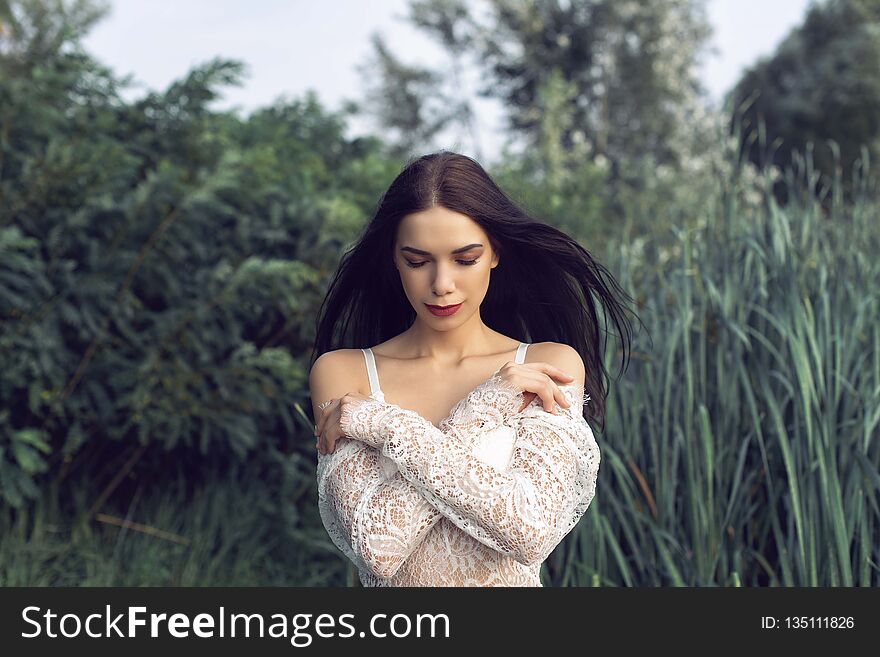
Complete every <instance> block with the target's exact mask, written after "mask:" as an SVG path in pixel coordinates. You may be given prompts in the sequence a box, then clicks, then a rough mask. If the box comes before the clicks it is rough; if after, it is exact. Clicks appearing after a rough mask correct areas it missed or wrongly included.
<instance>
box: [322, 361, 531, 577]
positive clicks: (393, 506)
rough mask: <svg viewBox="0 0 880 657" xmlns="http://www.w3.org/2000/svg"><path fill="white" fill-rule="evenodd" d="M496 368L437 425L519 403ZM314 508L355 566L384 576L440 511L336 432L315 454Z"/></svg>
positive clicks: (503, 413) (501, 414)
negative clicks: (332, 444) (328, 446)
mask: <svg viewBox="0 0 880 657" xmlns="http://www.w3.org/2000/svg"><path fill="white" fill-rule="evenodd" d="M497 377H498V372H496V373H495V374H493V375H492V377H490V379H489V380H488V381H487V382H486V383H484V384H482V385H480V386H478V387H477V388H475V389H474V390H473V391H472V392H471V393H470V394H469V395H467V396H466V397H465V398H464V399H462V400H461V401H460V402H459V403H458V404H456V405H455V406H454V407H453V409H452V411H451V412H450V414H449V417H447V418H446V419H444V420H443V422H442V423H441V424H440V426H441V427H442V428H444V429H445V428H451V427H455V428H456V429H457V430H458V431H460V432H467V431H470V430H471V429H472V428H473V427H474V426H475V425H476V424H479V426H485V424H486V423H487V422H492V423H493V424H498V423H500V422H503V420H504V419H505V418H507V417H510V416H511V415H512V414H513V413H515V412H516V411H517V410H518V409H519V407H520V406H521V405H522V398H523V397H522V393H521V392H519V391H517V390H516V389H514V388H512V387H509V386H505V385H503V384H501V383H500V380H499V379H498V378H497ZM317 480H318V508H319V511H320V514H321V519H322V521H323V522H324V527H325V528H326V529H327V533H328V534H329V535H330V538H331V540H332V541H333V544H334V545H336V547H337V548H339V550H340V551H341V552H342V553H343V554H344V555H345V556H346V557H348V559H350V560H351V561H352V562H353V563H354V564H355V565H356V566H357V567H358V569H367V570H369V571H371V572H372V573H373V574H375V575H376V576H378V577H382V578H389V577H392V576H394V574H395V573H396V572H397V571H398V570H399V569H400V567H401V566H402V565H403V563H404V562H405V561H406V559H408V558H409V556H410V555H411V554H412V552H413V551H414V550H415V548H416V547H417V546H418V545H419V543H421V542H422V540H423V539H424V537H425V535H426V534H427V533H428V531H429V530H430V529H431V528H432V527H433V526H434V525H435V524H436V523H437V521H438V520H439V519H440V518H442V517H443V515H442V514H441V513H440V512H439V511H438V510H437V509H436V508H435V507H434V506H432V505H431V503H430V502H429V501H428V500H426V499H425V497H424V496H423V495H422V492H421V490H420V489H419V488H418V487H416V486H414V485H413V484H412V483H411V482H410V481H409V480H407V479H405V478H404V477H403V475H402V474H401V473H400V471H399V470H398V469H397V467H396V465H395V464H394V463H393V462H392V461H390V460H389V459H388V458H386V457H384V456H383V455H382V454H380V452H379V451H378V450H377V449H374V448H373V447H370V446H369V445H367V444H365V443H363V442H361V441H358V440H349V439H348V438H341V439H340V440H339V441H337V443H336V450H335V451H334V452H333V453H332V454H320V453H319V454H318V468H317Z"/></svg>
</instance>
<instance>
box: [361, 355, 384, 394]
mask: <svg viewBox="0 0 880 657" xmlns="http://www.w3.org/2000/svg"><path fill="white" fill-rule="evenodd" d="M361 351H362V352H364V360H366V361H367V376H369V377H370V394H372V395H376V396H379V397H384V394H383V392H382V388H380V387H379V372H377V371H376V357H375V356H373V350H372V349H370V348H369V347H368V348H367V349H361Z"/></svg>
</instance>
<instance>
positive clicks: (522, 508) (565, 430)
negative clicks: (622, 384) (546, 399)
mask: <svg viewBox="0 0 880 657" xmlns="http://www.w3.org/2000/svg"><path fill="white" fill-rule="evenodd" d="M559 388H560V390H561V391H562V392H563V394H565V396H566V398H567V399H568V400H569V402H570V403H571V405H570V406H569V408H560V409H559V415H554V414H552V413H548V412H546V411H544V410H543V408H542V406H541V403H540V398H536V399H535V400H533V402H532V404H530V405H529V407H527V408H526V409H525V410H523V411H522V412H521V413H518V414H517V413H514V414H512V415H508V416H506V419H507V421H508V423H509V426H511V427H512V428H513V429H514V430H515V431H516V444H515V448H514V451H513V457H512V460H511V462H510V464H509V466H508V468H507V469H506V470H503V471H502V470H499V469H496V468H494V467H492V466H490V465H487V464H486V463H484V462H483V461H481V460H479V459H477V458H475V457H474V456H473V455H472V453H471V443H472V439H473V436H472V435H469V434H467V433H464V432H463V431H462V430H461V429H460V428H459V427H458V426H455V425H449V426H446V427H444V429H445V430H444V431H441V430H439V429H437V428H436V427H434V426H433V425H432V424H431V423H430V422H429V421H428V420H426V419H424V418H423V417H421V416H420V415H418V414H417V413H415V412H414V411H410V410H406V409H403V408H401V407H399V406H396V405H394V404H387V403H383V402H379V401H378V400H375V399H368V400H365V401H362V402H359V403H357V404H353V405H349V406H347V407H346V409H345V410H344V411H343V417H342V419H341V425H342V429H343V431H344V432H345V435H346V436H349V437H351V438H355V439H357V440H360V441H363V442H364V443H366V444H368V445H370V446H372V447H375V448H376V449H379V450H381V451H382V453H383V454H384V455H385V456H387V457H389V458H390V459H391V460H392V461H394V463H396V464H397V467H398V469H399V470H400V472H401V474H402V475H403V477H404V478H406V479H407V480H408V481H410V482H411V483H412V484H413V485H414V486H415V487H416V488H417V489H418V490H419V491H420V492H421V494H422V495H423V496H424V497H425V498H426V499H427V500H428V501H429V502H430V503H431V504H432V505H433V506H434V507H435V508H436V509H437V510H439V511H440V512H441V513H442V514H443V515H444V516H445V517H447V518H449V519H450V520H451V521H452V522H453V523H455V525H456V526H458V527H459V528H460V529H462V530H463V531H465V532H467V533H468V534H470V535H471V536H473V537H474V538H476V539H477V540H479V541H480V542H481V543H483V544H485V545H488V546H489V547H491V548H493V549H495V550H497V551H499V552H502V553H504V554H507V555H509V556H511V557H512V558H514V559H516V560H517V561H519V562H520V563H523V564H526V565H532V564H536V563H540V562H541V561H543V560H544V559H546V558H547V556H548V555H549V554H550V552H552V551H553V549H554V548H555V547H556V545H558V543H559V542H560V541H561V540H562V538H563V537H564V536H565V535H566V534H567V533H568V532H569V531H570V530H571V528H572V527H573V526H574V525H575V524H576V523H577V521H578V520H579V519H580V517H581V516H582V515H583V513H584V512H585V511H586V509H587V507H588V506H589V504H590V501H591V500H592V498H593V495H594V493H595V484H596V477H597V474H598V468H599V461H600V455H599V449H598V446H597V445H596V441H595V439H594V437H593V433H592V430H591V429H590V426H589V425H588V424H587V422H586V420H584V418H583V416H582V415H581V413H582V410H583V404H584V403H585V401H587V399H584V396H583V386H582V385H581V384H571V385H567V386H559ZM485 417H486V419H488V420H489V421H492V414H491V413H489V414H487V415H486V416H485Z"/></svg>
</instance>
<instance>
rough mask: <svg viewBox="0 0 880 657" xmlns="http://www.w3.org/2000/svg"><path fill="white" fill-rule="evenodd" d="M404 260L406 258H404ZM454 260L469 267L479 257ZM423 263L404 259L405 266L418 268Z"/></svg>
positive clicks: (476, 261)
mask: <svg viewBox="0 0 880 657" xmlns="http://www.w3.org/2000/svg"><path fill="white" fill-rule="evenodd" d="M404 260H406V259H405V258H404ZM456 262H458V263H460V264H462V265H465V266H467V267H471V266H473V265H475V264H477V263H478V262H479V259H478V258H475V259H473V260H456ZM424 264H425V263H424V262H410V261H409V260H406V266H407V267H412V268H413V269H418V268H419V267H421V266H422V265H424Z"/></svg>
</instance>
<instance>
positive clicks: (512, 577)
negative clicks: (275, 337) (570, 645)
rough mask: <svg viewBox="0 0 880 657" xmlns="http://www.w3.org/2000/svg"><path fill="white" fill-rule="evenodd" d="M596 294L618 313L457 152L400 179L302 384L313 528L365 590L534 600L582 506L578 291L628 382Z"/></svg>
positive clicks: (584, 268)
mask: <svg viewBox="0 0 880 657" xmlns="http://www.w3.org/2000/svg"><path fill="white" fill-rule="evenodd" d="M609 284H610V285H611V286H613V287H614V288H615V289H616V290H617V291H618V293H619V294H620V296H622V297H623V298H625V299H628V300H631V298H630V297H629V296H628V295H626V293H625V292H623V291H622V290H621V289H620V287H619V286H618V285H617V284H616V282H615V281H614V279H613V278H612V277H611V276H610V274H608V272H607V270H605V269H604V268H603V267H602V266H601V265H599V264H598V263H597V262H596V261H595V260H594V259H593V258H592V257H591V256H590V255H589V253H588V252H587V251H586V250H585V249H583V248H582V247H581V246H580V245H579V244H577V242H575V241H574V240H573V239H571V238H570V237H569V236H567V235H565V234H564V233H562V232H560V231H559V230H556V229H555V228H553V227H551V226H548V225H546V224H544V223H541V222H539V221H536V220H535V219H533V218H531V217H529V216H528V215H527V214H526V213H524V212H523V211H522V210H521V209H520V208H518V207H517V206H516V205H515V204H514V203H513V202H512V201H511V200H510V199H509V198H508V197H507V196H506V195H505V194H504V193H503V192H502V191H501V190H500V189H499V188H498V186H497V185H496V184H495V183H494V182H493V181H492V179H491V178H490V177H489V176H488V175H487V174H486V172H485V171H484V170H483V168H482V167H481V166H480V165H479V164H478V163H477V162H475V161H474V160H472V159H471V158H468V157H466V156H463V155H459V154H456V153H450V152H446V151H443V152H440V153H435V154H431V155H426V156H424V157H421V158H419V159H417V160H415V161H413V162H411V163H410V164H409V165H408V166H407V167H406V168H405V169H404V170H403V171H402V172H401V173H400V175H398V176H397V178H396V179H395V180H394V182H393V183H392V184H391V186H390V187H389V189H388V190H387V192H386V193H385V194H384V195H383V197H382V199H381V201H380V203H379V206H378V208H377V210H376V213H375V216H374V217H373V219H372V220H371V222H370V223H369V225H368V226H367V228H366V230H365V232H364V234H363V236H362V237H361V238H360V240H359V241H358V242H357V243H356V244H355V245H354V246H353V247H352V248H351V249H350V250H349V251H347V252H346V253H345V255H344V256H343V258H342V262H341V264H340V266H339V269H338V271H337V272H336V275H335V277H334V279H333V281H332V283H331V285H330V288H329V291H328V293H327V297H326V299H325V300H324V304H323V305H322V308H321V312H320V314H319V318H318V321H317V331H316V341H315V349H314V352H313V354H312V367H311V374H310V377H309V385H310V388H311V398H312V404H313V410H314V413H315V419H316V424H315V433H316V436H317V438H318V440H317V445H316V447H317V449H318V465H317V479H318V498H319V508H320V512H321V517H322V519H323V521H324V524H325V527H326V528H327V531H328V533H329V535H330V537H331V539H332V540H333V542H334V544H335V545H336V546H337V547H338V548H339V549H340V550H341V551H342V552H343V553H344V554H345V555H346V556H347V557H348V558H349V559H351V561H352V562H353V563H354V564H356V566H357V567H358V571H359V574H360V580H361V583H362V584H363V585H364V586H541V581H540V577H539V573H540V566H541V563H542V562H543V561H544V559H546V558H547V556H548V555H549V554H550V552H552V550H553V549H554V548H555V547H556V546H557V545H558V543H559V542H560V541H561V540H562V539H563V538H564V537H565V535H566V534H568V532H569V531H570V530H571V529H572V528H573V527H574V525H575V524H576V523H577V521H578V520H579V519H580V517H581V516H582V515H583V513H584V512H585V511H586V509H587V507H588V506H589V504H590V501H591V500H592V498H593V495H594V493H595V486H596V477H597V473H598V468H599V461H600V454H599V449H598V446H597V444H596V441H595V439H594V437H593V433H592V431H591V429H590V425H589V424H588V423H587V421H586V417H591V418H592V419H594V420H595V421H596V422H598V423H599V424H600V426H602V427H604V408H605V397H606V394H607V392H606V389H605V387H604V380H603V377H604V375H605V374H606V371H605V368H604V365H603V362H602V354H603V353H604V345H603V344H602V343H601V341H600V327H599V325H598V313H597V312H596V306H595V304H594V300H593V296H594V295H595V296H597V297H599V299H600V300H601V302H602V305H603V312H604V313H605V314H606V316H607V315H608V314H610V315H611V317H612V319H613V321H614V323H615V325H616V327H617V329H618V331H619V333H620V334H621V335H625V336H626V338H625V339H624V340H623V345H622V346H623V354H624V368H625V366H626V360H627V350H628V349H629V348H630V346H631V326H630V324H629V322H628V320H627V319H626V318H625V316H624V312H625V311H626V310H627V309H626V308H625V307H624V305H623V304H622V303H621V302H620V301H619V300H618V299H617V298H616V296H615V294H614V292H613V291H612V289H610V288H609ZM522 339H526V340H528V341H527V342H526V341H522ZM372 345H374V346H372ZM344 347H349V348H344ZM587 401H589V402H590V403H589V404H588V405H585V403H586V402H587ZM587 411H588V413H587Z"/></svg>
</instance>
